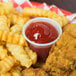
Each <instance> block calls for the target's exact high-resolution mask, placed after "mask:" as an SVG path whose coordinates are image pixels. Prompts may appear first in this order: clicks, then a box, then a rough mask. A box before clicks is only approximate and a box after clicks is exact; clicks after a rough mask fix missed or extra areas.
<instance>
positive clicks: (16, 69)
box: [10, 66, 22, 76]
mask: <svg viewBox="0 0 76 76" xmlns="http://www.w3.org/2000/svg"><path fill="white" fill-rule="evenodd" d="M21 70H22V68H21V67H20V66H16V67H14V68H13V69H12V70H11V71H10V72H11V75H12V76H22V75H21Z"/></svg>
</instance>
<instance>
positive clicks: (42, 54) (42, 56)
mask: <svg viewBox="0 0 76 76" xmlns="http://www.w3.org/2000/svg"><path fill="white" fill-rule="evenodd" d="M33 22H47V23H50V24H51V25H52V26H53V27H54V28H55V29H56V30H57V31H58V37H57V38H56V39H55V40H54V41H52V42H50V43H45V44H39V43H35V42H33V41H31V40H29V39H28V38H27V36H26V34H25V31H26V29H27V26H29V25H30V24H31V23H33ZM29 31H30V30H29ZM61 34H62V29H61V27H60V24H58V23H57V22H56V21H54V20H53V19H49V18H45V17H38V18H34V19H32V20H30V21H28V22H27V23H26V24H25V25H24V27H23V36H24V38H25V39H26V40H27V42H28V44H29V46H30V48H31V49H32V50H33V51H35V52H36V53H37V56H38V61H39V62H43V61H45V60H46V58H47V56H48V54H49V50H50V49H51V47H52V45H53V44H54V43H56V42H57V41H58V39H59V38H60V36H61Z"/></svg>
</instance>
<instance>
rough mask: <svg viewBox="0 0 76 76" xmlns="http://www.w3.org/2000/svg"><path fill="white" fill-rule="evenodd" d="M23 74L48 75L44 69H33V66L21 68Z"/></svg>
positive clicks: (25, 75) (32, 75) (33, 75)
mask: <svg viewBox="0 0 76 76" xmlns="http://www.w3.org/2000/svg"><path fill="white" fill-rule="evenodd" d="M22 75H23V76H49V75H48V74H47V73H46V72H45V71H44V70H42V69H40V68H37V69H33V68H28V69H25V70H23V72H22Z"/></svg>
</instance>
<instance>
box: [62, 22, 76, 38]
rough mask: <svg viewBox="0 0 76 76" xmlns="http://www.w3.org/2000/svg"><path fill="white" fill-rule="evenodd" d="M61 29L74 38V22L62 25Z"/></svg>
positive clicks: (75, 35) (75, 30) (75, 34)
mask: <svg viewBox="0 0 76 76" xmlns="http://www.w3.org/2000/svg"><path fill="white" fill-rule="evenodd" d="M63 31H65V32H68V33H69V34H70V35H71V36H73V37H75V38H76V24H75V23H72V24H68V25H66V26H65V27H64V29H63Z"/></svg>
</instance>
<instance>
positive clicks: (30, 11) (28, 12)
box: [23, 7, 69, 27]
mask: <svg viewBox="0 0 76 76" xmlns="http://www.w3.org/2000/svg"><path fill="white" fill-rule="evenodd" d="M23 16H36V17H48V18H52V19H54V20H55V21H57V22H58V23H59V24H60V25H61V27H63V26H64V25H66V24H67V23H68V22H69V20H68V19H67V18H65V17H64V16H60V15H58V14H56V13H55V12H53V11H50V10H48V11H47V10H43V9H40V8H29V7H26V8H24V10H23Z"/></svg>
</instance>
